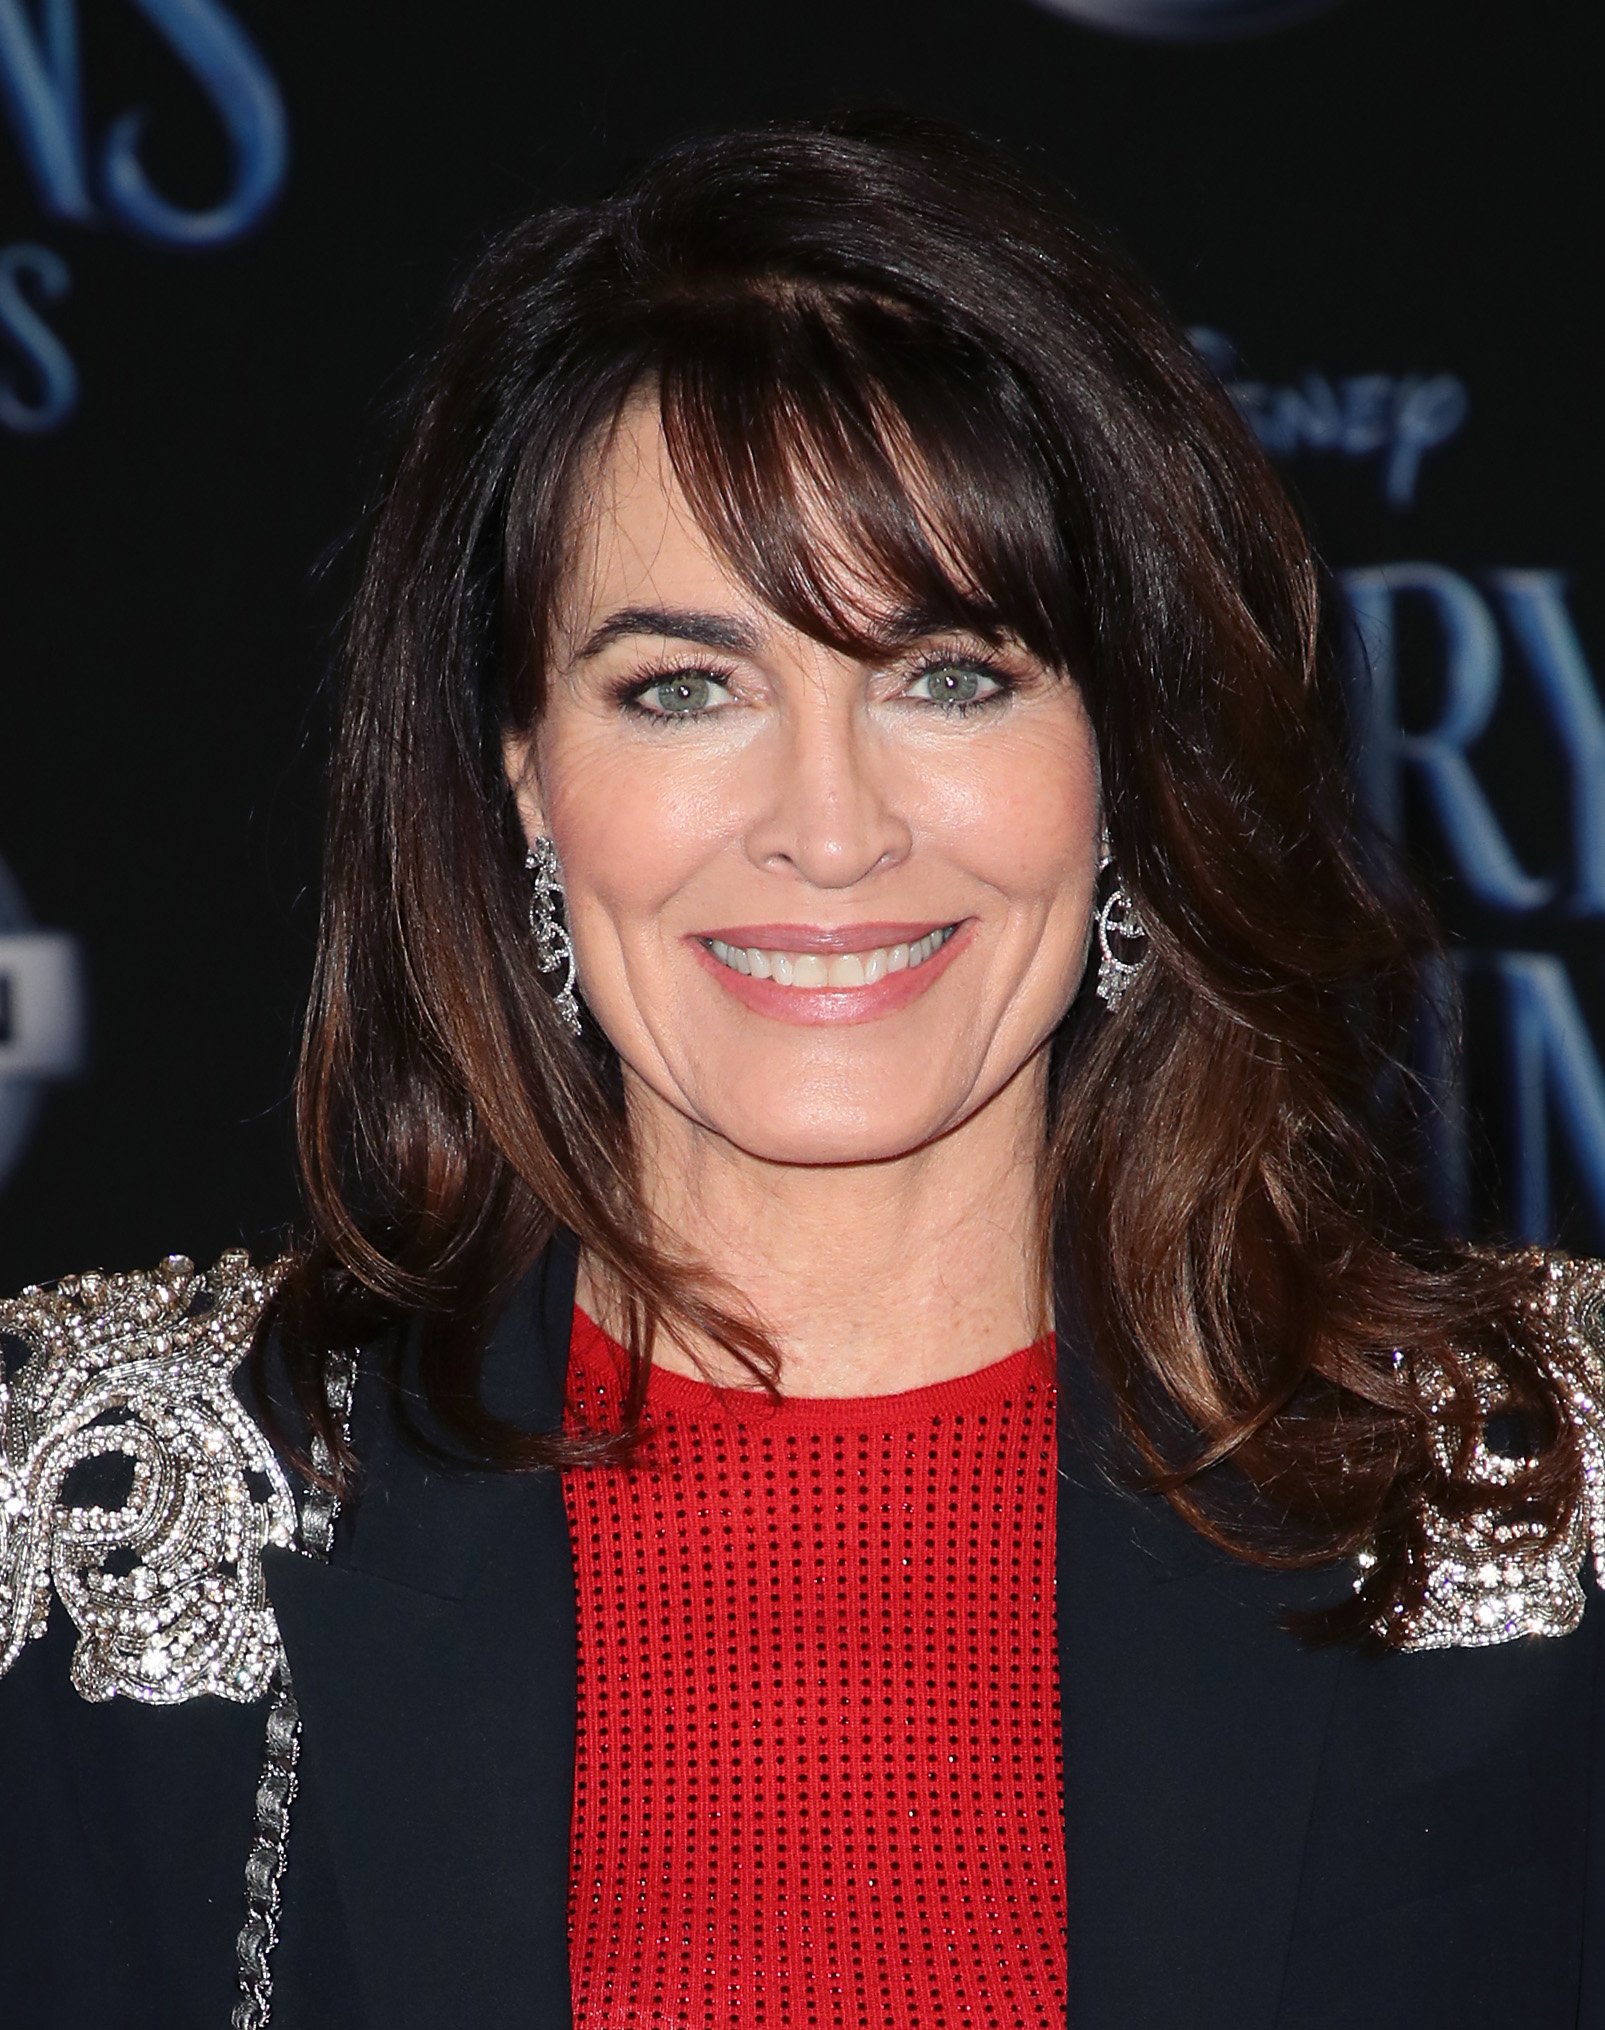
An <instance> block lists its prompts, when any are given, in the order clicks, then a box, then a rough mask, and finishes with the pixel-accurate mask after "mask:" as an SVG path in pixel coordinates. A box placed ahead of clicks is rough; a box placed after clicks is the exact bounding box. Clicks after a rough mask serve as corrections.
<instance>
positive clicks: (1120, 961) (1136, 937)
mask: <svg viewBox="0 0 1605 2030" xmlns="http://www.w3.org/2000/svg"><path fill="white" fill-rule="evenodd" d="M1114 861H1115V856H1114V854H1113V853H1111V852H1110V850H1109V841H1108V840H1107V838H1106V839H1105V840H1104V842H1103V856H1102V858H1101V859H1100V860H1099V862H1098V872H1099V873H1100V874H1102V873H1103V872H1104V871H1105V870H1106V869H1107V868H1110V867H1112V866H1113V865H1114ZM1117 941H1118V943H1119V944H1120V945H1121V946H1122V947H1123V948H1124V950H1125V951H1126V952H1128V953H1129V952H1130V950H1131V947H1132V946H1133V945H1135V944H1137V943H1139V942H1141V943H1142V944H1144V945H1146V944H1147V942H1148V933H1147V931H1146V930H1145V929H1144V927H1143V921H1142V918H1141V917H1140V916H1139V915H1138V914H1137V905H1136V904H1135V903H1134V902H1133V901H1132V899H1131V897H1130V896H1129V895H1128V894H1127V893H1126V889H1125V884H1124V883H1123V882H1122V881H1120V880H1119V879H1118V878H1117V879H1116V881H1115V885H1114V887H1113V888H1111V889H1110V891H1109V893H1108V895H1107V896H1106V897H1105V899H1104V903H1103V906H1102V908H1101V909H1100V910H1099V911H1098V999H1099V1000H1100V1001H1102V1002H1103V1003H1104V1005H1105V1006H1106V1007H1107V1008H1108V1009H1109V1010H1110V1011H1111V1012H1113V1011H1114V1009H1116V1008H1118V1007H1119V1005H1120V1001H1121V998H1122V996H1123V995H1124V994H1125V991H1126V989H1127V988H1128V987H1129V986H1130V985H1131V983H1132V981H1133V980H1134V979H1136V977H1137V975H1138V974H1139V973H1140V972H1141V971H1142V969H1143V967H1144V966H1145V965H1146V964H1147V963H1148V955H1147V953H1146V951H1139V952H1138V953H1137V955H1136V957H1135V958H1131V957H1123V956H1122V955H1121V953H1120V952H1119V951H1117V950H1116V949H1115V943H1116V942H1117Z"/></svg>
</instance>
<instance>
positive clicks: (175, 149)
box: [0, 0, 1605, 1287]
mask: <svg viewBox="0 0 1605 2030" xmlns="http://www.w3.org/2000/svg"><path fill="white" fill-rule="evenodd" d="M576 13H578V14H579V15H580V16H582V17H583V18H579V19H576V18H574V17H575V14H576ZM1590 17H1591V10H1589V9H1586V8H1584V7H1582V6H1580V5H1578V4H1575V0H1571V4H1565V5H1558V4H1548V0H1528V4H1526V5H1524V6H1522V7H1520V8H1513V7H1509V6H1507V5H1501V4H1493V0H1490V4H1486V5H1482V6H1473V7H1468V6H1466V5H1465V4H1464V0H941V4H929V5H916V4H913V0H817V4H816V0H796V4H786V0H770V4H767V5H764V6H753V5H748V6H745V7H743V6H741V5H738V4H735V0H720V4H711V0H682V4H680V5H679V6H677V7H674V8H665V7H663V6H661V5H655V4H648V0H598V4H597V5H595V6H592V7H590V8H587V9H583V10H571V9H566V8H565V9H558V8H555V7H550V6H543V5H541V4H538V0H537V4H534V5H530V6H525V7H518V8H514V7H508V6H507V5H505V0H456V4H454V5H453V6H451V7H449V8H448V7H438V6H425V5H414V4H409V0H385V4H384V5H382V6H381V5H376V4H374V0H362V4H359V0H319V4H318V5H317V6H316V7H305V6H302V7H285V6H271V5H268V4H265V0H228V4H225V0H0V471H3V488H0V542H3V546H4V560H5V564H4V591H3V597H0V656H3V662H0V1283H3V1284H4V1285H5V1286H6V1287H11V1286H14V1285H15V1284H17V1283H19V1282H22V1281H25V1280H29V1279H34V1278H40V1277H46V1276H51V1275H55V1274H58V1273H61V1272H62V1271H65V1270H67V1269H70V1268H74V1267H85V1266H88V1265H90V1264H92V1263H105V1264H107V1265H111V1266H124V1265H131V1264H134V1263H138V1262H141V1261H146V1260H149V1259H153V1258H154V1257H155V1256H157V1255H159V1254H162V1253H165V1252H168V1251H171V1250H174V1249H182V1250H184V1251H187V1252H191V1253H194V1254H196V1255H200V1256H206V1255H210V1254H212V1253H215V1252H216V1251H217V1250H219V1249H220V1248H222V1247H224V1246H228V1245H233V1244H236V1243H238V1242H240V1241H244V1242H246V1243H247V1244H249V1245H253V1246H257V1247H263V1246H272V1245H273V1243H274V1240H275V1238H276V1236H278V1235H279V1234H280V1233H281V1231H282V1230H283V1228H284V1226H285V1224H286V1222H288V1221H289V1220H290V1219H292V1218H293V1215H294V1207H295V1195H294V1187H293V1181H292V1177H291V1170H290V1163H289V1154H288V1146H289V1137H288V1124H287V1118H286V1107H285V1096H286V1091H287V1087H288V1083H289V1077H290V1068H291V1062H292V1053H293V1043H294V1031H295V1023H296V1017H297V1012H298V1006H299V998H300V993H301V988H302V982H303V980H304V977H305V973H306V968H307V964H308V959H309V955H310V948H311V937H312V922H313V913H314V907H315V888H316V842H317V829H318V783H319V764H320V755H321V749H322V745H323V742H324V739H325V734H326V725H327V694H326V685H327V677H328V669H329V664H330V660H331V649H332V643H333V640H334V638H335V635H336V632H337V628H338V620H339V614H340V610H341V604H342V600H343V598H344V596H345V594H346V592H347V590H348V588H349V585H350V582H351V571H352V544H351V541H350V538H349V532H350V531H351V529H352V528H353V527H354V526H355V525H356V524H357V522H358V521H359V519H360V516H361V514H362V510H363V506H364V502H365V500H366V498H367V496H368V493H369V491H370V490H371V488H372V487H373V485H374V484H375V483H376V476H377V474H378V472H379V471H380V470H381V469H382V454H383V448H384V446H385V444H386V442H387V429H388V419H389V413H390V408H391V405H392V403H393V400H394V397H395V395H396V393H397V392H398V390H399V388H400V387H401V386H402V385H404V382H405V377H406V372H407V364H408V361H409V358H410V357H411V356H412V355H413V353H414V351H415V349H416V348H417V346H418V345H419V343H420V342H421V341H422V339H423V338H424V336H425V335H426V334H427V333H428V331H429V330H430V328H431V325H432V323H433V320H434V318H435V317H436V315H437V313H438V310H439V307H440V305H441V303H442V301H443V299H444V296H445V293H446V291H447V289H448V287H449V286H450V283H451V281H452V278H453V277H454V276H455V275H456V274H457V273H458V272H459V271H460V269H461V267H462V265H463V262H464V260H465V259H466V258H467V257H468V255H469V254H470V253H471V252H472V250H473V248H474V247H475V246H476V245H477V244H478V242H479V241H480V240H481V239H482V237H483V236H484V234H485V233H486V232H487V231H488V230H489V229H490V228H492V227H493V226H495V225H496V224H498V223H500V222H502V221H504V220H506V219H508V218H510V217H512V216H514V215H516V214H517V213H519V212H520V211H522V210H525V209H527V208H529V207H530V206H532V205H534V204H537V203H541V202H545V201H550V200H558V199H566V198H571V197H577V196H588V195H591V194H594V193H595V192H597V191H598V190H600V189H602V188H605V187H606V185H607V184H608V183H609V182H610V181H611V180H612V179H613V178H614V177H615V176H616V175H617V174H618V173H619V172H620V171H622V170H623V169H625V168H626V167H628V166H629V165H630V164H631V163H632V162H633V161H635V160H636V159H638V158H639V157H640V156H641V155H643V154H645V153H648V152H650V151H651V150H653V149H655V148H656V147H658V146H659V145H661V144H662V143H663V142H665V141H667V140H669V139H671V138H673V137H675V136H677V135H680V134H683V133H686V132H691V131H698V130H704V129H708V128H712V127H717V126H721V125H727V124H731V123H735V122H748V121H756V120H763V119H768V118H786V117H797V116H807V115H810V114H819V113H822V112H827V111H830V110H833V109H837V108H841V107H848V106H878V105H887V104H897V105H903V106H909V107H913V108H916V109H918V110H922V111H928V112H932V113H935V114H939V115H941V116H944V117H947V118H950V119H956V120H958V121H961V122H964V123H966V124H968V125H971V126H973V127H975V128H977V129H979V130H980V131H982V132H984V133H986V134H988V135H990V136H992V137H994V138H996V139H998V140H1000V141H1002V142H1003V143H1005V144H1006V145H1008V146H1010V147H1011V148H1013V149H1015V150H1016V151H1017V152H1018V153H1020V154H1021V156H1022V157H1023V158H1025V159H1026V160H1028V161H1029V162H1030V163H1032V164H1033V165H1034V166H1035V167H1036V168H1037V169H1038V170H1039V171H1040V172H1042V173H1045V174H1047V175H1049V176H1052V177H1055V178H1057V179H1059V180H1060V181H1062V182H1065V183H1067V184H1068V185H1069V186H1070V187H1071V188H1073V189H1074V190H1075V191H1077V192H1078V194H1079V195H1080V196H1081V198H1082V199H1083V201H1084V202H1085V203H1086V204H1087V205H1088V206H1089V207H1090V208H1091V209H1092V210H1093V211H1094V212H1095V213H1096V214H1097V215H1099V216H1100V217H1102V218H1103V219H1104V220H1105V221H1106V222H1108V223H1109V224H1110V225H1112V226H1113V227H1114V229H1115V230H1116V232H1117V233H1118V234H1119V236H1120V237H1121V238H1122V239H1123V240H1124V241H1125V243H1126V244H1127V246H1128V247H1129V248H1130V249H1131V251H1132V252H1133V253H1134V254H1135V255H1136V257H1137V258H1138V259H1139V261H1141V262H1142V263H1143V264H1144V265H1145V266H1146V267H1147V268H1148V269H1149V271H1150V272H1151V273H1153V274H1154V275H1155V276H1156V277H1157V278H1158V280H1159V281H1160V283H1161V285H1162V286H1163V288H1164V289H1165V290H1166V292H1167V294H1168V296H1169V298H1170V300H1171V302H1172V304H1173V306H1174V307H1175V308H1176V310H1177V311H1178V313H1179V314H1180V315H1181V317H1182V318H1183V320H1184V321H1185V322H1186V323H1187V324H1188V326H1189V327H1190V328H1191V330H1192V331H1193V334H1194V337H1195V340H1196V343H1197V344H1198V346H1199V348H1200V349H1201V350H1202V351H1203V353H1204V354H1205V355H1206V356H1207V357H1208V358H1209V360H1210V361H1211V362H1212V363H1213V364H1214V366H1215V367H1216V369H1217V371H1218V372H1219V373H1220V374H1221V376H1222V377H1223V379H1224V380H1225V381H1226V382H1227V383H1228V385H1229V386H1230V388H1231V391H1232V393H1233V396H1234V398H1235V399H1236V401H1237V403H1238V404H1239V406H1240V408H1241V410H1242V412H1243V414H1244V415H1245V416H1246V417H1247V418H1248V420H1249V422H1250V423H1251V425H1252V427H1253V428H1254V429H1255V431H1256V432H1257V433H1258V434H1259V436H1260V438H1261V439H1262V441H1263V442H1264V443H1265V445H1266V446H1267V447H1268V449H1269V450H1270V452H1271V453H1272V454H1273V456H1274V457H1275V458H1276V459H1277V460H1278V462H1279V463H1280V465H1281V467H1282V469H1283V471H1284V472H1285V474H1286V477H1287V479H1288V482H1289V483H1290V485H1291V486H1292V487H1293V489H1294V491H1295V492H1296V494H1297V495H1298V497H1299V499H1300V500H1301V502H1302V504H1303V506H1304V508H1305V510H1306V512H1307V513H1308V515H1309V517H1310V519H1311V521H1312V523H1313V525H1314V527H1315V530H1316V532H1317V536H1318V540H1319V542H1320V545H1321V547H1322V550H1323V553H1324V555H1325V556H1326V558H1327V559H1328V561H1329V563H1330V565H1331V566H1332V569H1333V572H1334V574H1335V578H1336V582H1337V583H1338V585H1339V586H1340V588H1341V593H1342V597H1343V599H1344V601H1345V602H1346V605H1347V608H1348V612H1349V615H1350V618H1351V621H1352V625H1351V627H1350V630H1349V633H1350V638H1351V642H1352V645H1353V646H1352V653H1351V656H1350V665H1351V670H1350V675H1351V683H1352V687H1353V696H1354V703H1355V708H1356V712H1357V714H1358V716H1359V720H1360V723H1361V724H1362V726H1363V727H1364V729H1365V741H1364V755H1363V772H1364V776H1363V780H1364V791H1365V795H1366V797H1367V799H1368V801H1369V803H1370V805H1371V807H1372V809H1373V810H1374V811H1375V813H1376V814H1377V816H1378V818H1379V819H1380V820H1381V821H1382V822H1383V823H1384V824H1386V825H1387V826H1388V827H1389V828H1390V829H1391V830H1393V831H1394V832H1395V833H1396V834H1397V835H1399V836H1400V837H1401V838H1402V839H1403V840H1404V841H1405V843H1406V846H1407V848H1408V850H1409V852H1410V854H1411V855H1412V857H1413V858H1414V859H1415V861H1416V863H1417V864H1418V865H1419V866H1420V867H1421V868H1422V869H1423V871H1424V872H1425V874H1426V876H1427V878H1428V879H1429V881H1430V883H1431V885H1432V888H1433V890H1434V892H1435V894H1436V896H1437V898H1438V900H1439V903H1440V906H1441V908H1442V911H1443V913H1444V916H1445V919H1446V922H1447V924H1448V926H1449V928H1450V931H1451V933H1452V936H1453V959H1452V964H1453V967H1454V970H1455V973H1456V976H1457V982H1458V985H1459V988H1460V992H1461V995H1462V998H1463V1003H1464V1010H1465V1032H1466V1034H1465V1046H1466V1047H1465V1059H1464V1071H1463V1075H1461V1076H1459V1077H1456V1078H1453V1079H1451V1078H1449V1077H1448V1076H1447V1075H1446V1072H1445V1068H1444V1067H1443V1066H1442V1065H1433V1064H1428V1065H1427V1066H1426V1067H1425V1069H1426V1070H1427V1071H1428V1073H1429V1074H1430V1075H1431V1076H1433V1077H1434V1078H1435V1079H1437V1080H1438V1082H1439V1084H1440V1086H1441V1090H1442V1106H1441V1114H1440V1122H1439V1132H1438V1137H1437V1148H1436V1162H1435V1187H1436V1189H1437V1191H1438V1193H1439V1196H1440V1199H1441V1203H1442V1206H1443V1209H1444V1211H1445V1213H1446V1214H1447V1215H1448V1216H1449V1217H1450V1218H1451V1219H1452V1220H1453V1221H1454V1222H1456V1223H1457V1224H1458V1225H1459V1226H1460V1227H1461V1228H1462V1229H1463V1230H1465V1231H1468V1232H1472V1233H1477V1234H1493V1233H1505V1234H1510V1235H1513V1236H1516V1237H1518V1238H1526V1239H1533V1240H1561V1241H1564V1242H1567V1243H1569V1244H1571V1245H1574V1246H1579V1247H1585V1248H1589V1249H1594V1250H1600V1249H1605V978H1602V964H1601V960H1602V953H1605V946H1602V940H1601V926H1602V923H1605V707H1602V703H1601V695H1600V688H1599V682H1598V677H1599V672H1600V668H1601V659H1602V651H1605V610H1602V598H1601V585H1600V574H1599V570H1598V565H1597V536H1598V532H1599V507H1598V502H1599V496H1600V488H1599V485H1598V480H1597V472H1598V465H1599V457H1600V434H1599V427H1598V426H1599V422H1600V413H1599V412H1600V406H1601V404H1600V398H1599V386H1600V380H1601V368H1600V363H1599V357H1598V345H1597V338H1596V335H1595V329H1594V325H1593V323H1592V320H1591V317H1590V313H1589V310H1588V308H1587V306H1588V305H1589V304H1590V303H1591V301H1592V300H1593V298H1594V296H1595V293H1596V291H1597V288H1598V276H1597V274H1596V273H1595V263H1596V260H1597V248H1598V246H1599V244H1600V238H1601V235H1600V230H1599V227H1600V220H1599V218H1598V217H1597V215H1596V213H1595V210H1594V207H1595V204H1596V199H1595V197H1594V195H1593V186H1594V185H1595V184H1596V183H1598V182H1600V180H1601V179H1599V178H1598V177H1597V175H1595V173H1594V172H1595V170H1596V168H1597V164H1596V163H1595V161H1594V159H1593V155H1594V150H1593V148H1592V146H1591V143H1590V138H1589V137H1590V135H1591V132H1592V126H1593V109H1592V106H1591V104H1590V96H1591V79H1592V76H1593V67H1592V64H1591V62H1590V61H1589V49H1588V44H1589V39H1590V34H1591V28H1592V22H1591V18H1590Z"/></svg>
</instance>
